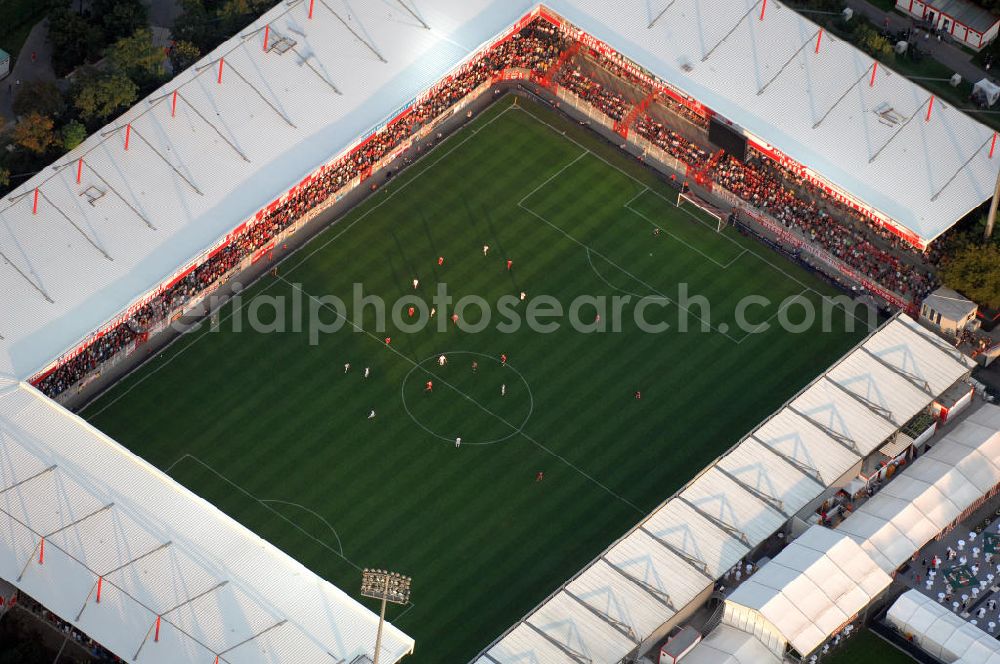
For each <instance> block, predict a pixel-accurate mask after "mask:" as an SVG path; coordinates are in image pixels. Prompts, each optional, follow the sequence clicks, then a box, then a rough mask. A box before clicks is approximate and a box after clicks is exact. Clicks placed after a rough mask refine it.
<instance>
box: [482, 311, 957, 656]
mask: <svg viewBox="0 0 1000 664" xmlns="http://www.w3.org/2000/svg"><path fill="white" fill-rule="evenodd" d="M971 366H972V364H971V360H968V359H967V358H963V357H962V356H961V355H957V354H956V353H955V351H954V349H952V348H949V347H948V346H947V345H946V344H939V343H938V340H937V339H936V338H935V337H934V336H933V335H932V334H931V333H930V332H928V331H927V330H924V329H923V328H921V327H920V326H919V325H917V324H916V323H915V322H913V321H912V320H910V319H908V318H904V317H897V318H894V319H893V320H891V321H889V322H888V323H887V324H886V325H884V326H883V327H882V328H881V329H879V330H878V331H876V332H875V333H873V334H872V335H871V336H869V337H868V338H867V339H866V340H864V341H863V342H862V343H861V344H859V345H858V347H857V348H855V349H854V350H853V351H851V352H850V353H848V354H847V355H846V356H845V357H844V358H843V359H841V360H840V361H839V362H838V363H837V364H836V365H834V366H833V367H832V368H831V369H830V370H828V372H826V373H824V374H823V375H822V376H820V377H819V378H817V379H816V380H815V381H813V382H812V383H811V384H810V385H808V386H807V387H806V388H804V389H803V390H802V391H801V392H800V393H799V394H798V395H796V396H794V397H792V399H790V400H789V402H788V403H787V404H786V405H785V406H784V407H783V408H782V409H781V410H779V411H778V412H777V413H775V414H774V415H772V416H771V417H770V418H768V419H767V420H766V421H765V422H763V423H762V424H761V425H760V426H759V427H758V428H757V429H755V430H754V431H752V432H751V433H750V434H749V435H748V436H747V437H746V438H744V439H743V440H742V441H740V442H739V443H738V444H737V445H735V446H734V447H733V448H732V449H730V450H729V451H728V452H726V453H725V454H723V455H722V456H721V457H719V458H718V459H717V460H716V461H715V462H714V463H713V464H712V465H711V466H709V467H708V468H706V469H705V470H704V471H702V472H701V473H700V474H699V475H698V476H696V477H695V478H694V479H692V480H691V482H689V483H688V484H687V486H685V487H684V488H682V489H681V490H680V491H678V492H677V494H675V495H674V496H673V497H671V498H670V499H668V500H667V501H666V502H664V503H663V504H662V505H661V506H660V507H659V508H657V509H656V510H655V511H654V512H653V513H652V514H650V515H649V516H648V517H647V518H646V519H645V520H643V521H642V522H641V523H639V524H638V525H637V526H636V527H635V528H633V529H632V530H631V531H630V532H628V533H626V534H625V535H624V536H623V537H622V538H621V539H620V540H618V541H617V542H615V543H614V544H613V545H611V547H609V548H608V549H607V550H606V551H605V552H604V553H603V554H602V555H601V556H599V557H598V558H597V559H595V560H594V561H593V562H592V563H591V564H590V565H588V566H587V567H586V568H584V569H583V570H582V571H581V572H580V573H579V574H577V575H576V576H575V577H573V579H571V580H570V581H569V582H567V583H566V584H564V585H563V586H562V587H560V588H559V589H558V590H556V592H554V593H553V594H552V595H550V596H549V598H548V599H546V600H545V601H544V602H542V603H541V604H540V605H539V606H538V607H537V608H536V609H535V610H534V611H532V612H531V613H530V614H528V615H527V616H525V617H524V618H523V619H522V620H520V621H519V622H518V623H517V624H515V625H514V626H513V627H512V628H511V629H510V630H508V632H507V633H505V634H504V635H503V636H501V637H500V638H499V639H497V640H496V641H495V642H494V643H492V644H491V645H490V646H488V647H487V648H486V649H485V650H484V651H483V652H482V653H481V654H480V658H479V659H478V660H477V664H497V663H500V664H507V663H508V662H510V663H514V662H522V661H532V660H531V657H536V658H537V659H538V661H546V662H547V661H557V662H562V661H564V660H565V661H567V662H572V661H574V660H576V659H579V658H584V659H590V660H592V661H593V662H595V663H596V662H608V663H609V664H610V663H612V662H617V661H618V660H619V659H620V658H621V657H623V656H624V655H626V654H627V653H629V652H630V651H632V650H634V649H635V648H636V647H637V646H638V645H639V643H641V642H642V641H643V640H645V639H646V638H647V637H649V636H650V635H651V634H652V633H653V631H654V630H655V629H656V628H657V627H659V626H660V625H662V624H663V623H665V622H667V621H668V620H669V619H670V618H671V617H672V616H674V615H676V614H677V613H678V611H679V610H681V609H682V608H684V607H685V606H686V605H688V604H689V603H690V602H692V601H693V600H694V599H695V598H697V597H699V596H700V595H701V594H702V593H704V592H705V591H706V590H708V589H709V588H710V587H711V586H712V584H713V582H714V581H715V580H716V579H718V578H720V577H722V576H723V575H724V574H725V573H726V571H727V570H729V569H730V568H731V567H733V566H734V565H736V564H738V563H739V562H740V560H741V559H742V558H743V557H744V556H746V555H747V553H749V552H750V551H751V550H752V549H753V548H754V547H756V546H757V545H758V544H760V543H761V542H763V541H764V540H766V539H767V538H768V537H770V536H771V535H772V534H773V533H774V532H775V531H777V530H778V529H780V528H781V527H782V526H783V525H784V523H785V522H786V521H787V520H788V519H789V518H790V517H791V516H792V515H794V514H795V513H796V512H798V511H799V510H800V509H801V508H802V507H803V506H805V505H806V504H808V503H809V502H810V501H811V500H813V499H814V498H816V497H817V496H819V495H820V494H822V493H823V492H824V491H825V490H826V488H827V487H829V486H832V485H833V483H834V482H835V481H837V480H838V479H840V478H841V477H842V476H843V475H844V474H845V473H847V472H848V471H849V470H850V469H851V468H852V467H854V466H855V465H857V464H858V463H859V462H860V461H861V459H862V457H863V456H864V455H865V454H868V453H870V452H872V451H875V450H877V449H878V448H879V446H880V445H881V444H882V443H883V442H884V441H885V438H886V437H887V436H890V435H892V433H893V432H894V431H895V430H896V428H898V426H899V424H897V420H901V421H902V422H905V421H906V419H908V418H909V417H911V416H912V415H913V414H915V413H917V412H919V411H920V410H921V409H923V408H926V407H927V406H928V405H929V404H930V403H931V401H932V400H933V399H934V396H936V395H937V394H939V393H940V392H943V391H944V390H945V389H947V388H948V387H950V386H951V385H952V384H953V383H954V382H955V381H956V380H959V379H960V378H962V377H963V376H965V375H967V374H968V372H969V370H970V368H971ZM832 376H837V378H836V379H834V378H833V377H832ZM918 385H920V386H923V387H922V388H921V389H918V388H917V386H918ZM888 395H891V397H890V396H888ZM932 395H933V396H932ZM838 541H839V540H838ZM840 546H841V548H846V547H848V546H854V545H853V544H841V545H840ZM855 548H857V547H856V546H855ZM836 550H837V551H839V550H840V549H836ZM882 576H884V574H882ZM831 615H832V614H831ZM595 617H596V619H595ZM535 647H537V648H538V650H533V648H535ZM553 648H555V651H557V652H560V653H562V655H561V656H560V657H561V659H545V658H543V657H542V655H541V653H542V652H546V653H547V652H551V651H552V649H553Z"/></svg>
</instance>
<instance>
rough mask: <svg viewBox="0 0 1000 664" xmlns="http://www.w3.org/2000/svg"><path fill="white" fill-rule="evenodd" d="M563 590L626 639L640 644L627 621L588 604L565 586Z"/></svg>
mask: <svg viewBox="0 0 1000 664" xmlns="http://www.w3.org/2000/svg"><path fill="white" fill-rule="evenodd" d="M563 592H564V593H566V594H567V595H569V597H570V598H571V599H572V600H573V601H575V602H576V603H577V604H579V605H580V606H582V607H583V608H585V609H587V610H588V611H590V612H591V613H593V614H594V615H595V616H597V617H598V618H600V619H601V620H603V621H604V622H606V623H608V624H609V625H611V627H613V628H614V630H615V631H617V632H618V633H620V634H621V635H622V636H624V637H625V638H626V639H628V640H629V641H631V642H632V643H634V644H636V645H639V639H638V638H637V637H636V635H635V630H633V629H632V628H631V627H629V626H628V625H626V624H625V623H623V622H621V621H620V620H615V619H614V618H612V617H611V616H609V615H608V614H606V613H604V612H603V611H598V610H597V609H595V608H594V607H592V606H591V605H590V604H587V603H586V602H584V601H583V600H582V599H580V598H579V597H577V596H576V595H575V594H574V593H572V592H570V591H569V590H567V589H565V588H564V589H563Z"/></svg>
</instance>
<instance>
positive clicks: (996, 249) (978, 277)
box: [940, 241, 1000, 309]
mask: <svg viewBox="0 0 1000 664" xmlns="http://www.w3.org/2000/svg"><path fill="white" fill-rule="evenodd" d="M940 275H941V279H942V281H944V284H945V285H946V286H948V287H949V288H953V289H955V290H957V291H958V292H960V293H962V294H963V295H965V296H966V297H968V298H971V299H972V300H974V301H975V302H977V303H978V304H982V305H986V306H988V307H990V308H993V309H996V308H1000V246H998V245H997V244H996V243H993V242H991V243H989V244H981V243H976V242H972V241H970V242H967V243H965V244H964V246H962V247H960V248H958V249H956V250H955V251H954V252H952V254H951V255H950V256H949V257H948V258H947V260H945V261H944V263H943V264H942V266H941V269H940Z"/></svg>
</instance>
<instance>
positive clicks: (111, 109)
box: [73, 72, 139, 122]
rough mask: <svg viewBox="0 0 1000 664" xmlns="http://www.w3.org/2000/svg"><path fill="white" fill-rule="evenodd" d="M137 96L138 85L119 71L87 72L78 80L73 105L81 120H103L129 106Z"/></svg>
mask: <svg viewBox="0 0 1000 664" xmlns="http://www.w3.org/2000/svg"><path fill="white" fill-rule="evenodd" d="M138 96H139V87H138V86H137V85H136V84H135V83H134V82H133V81H132V80H131V79H130V78H128V77H127V76H125V75H124V74H122V73H120V72H115V73H113V74H93V73H88V74H87V75H86V76H84V77H83V80H81V82H80V85H79V87H78V89H77V91H76V95H75V97H74V99H73V105H74V106H75V107H76V109H77V110H78V111H79V112H80V117H81V118H82V119H83V120H85V121H87V122H92V121H103V120H107V119H108V118H110V117H111V116H113V115H115V114H117V113H118V112H119V111H122V110H124V109H126V108H128V107H129V106H131V105H132V103H134V102H135V100H136V99H137V98H138Z"/></svg>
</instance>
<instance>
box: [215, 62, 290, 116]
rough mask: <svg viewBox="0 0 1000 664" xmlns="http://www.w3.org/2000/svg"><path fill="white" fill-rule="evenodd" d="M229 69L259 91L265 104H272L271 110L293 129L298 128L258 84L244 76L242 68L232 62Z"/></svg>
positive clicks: (259, 95)
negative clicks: (266, 95)
mask: <svg viewBox="0 0 1000 664" xmlns="http://www.w3.org/2000/svg"><path fill="white" fill-rule="evenodd" d="M229 70H230V71H232V72H233V73H234V74H236V77H237V78H238V79H240V80H241V81H243V82H244V83H246V84H247V85H249V86H250V88H251V89H252V90H253V91H254V92H256V93H257V96H258V97H260V99H261V101H263V102H264V103H265V104H267V105H268V106H270V107H271V110H272V111H274V112H275V113H277V115H278V117H280V118H281V119H282V120H284V121H285V123H286V124H288V126H289V127H291V128H292V129H298V127H296V126H295V123H294V122H292V121H291V120H289V119H288V118H287V117H285V114H284V113H282V112H281V111H279V110H278V108H277V107H276V106H275V105H274V104H272V103H271V102H270V101H268V99H267V97H265V96H264V95H263V93H261V91H260V90H258V89H257V87H256V86H254V85H253V84H252V83H251V82H250V81H248V80H247V79H246V78H245V77H244V76H243V74H241V73H240V70H239V69H237V68H236V67H234V66H233V64H232V63H229Z"/></svg>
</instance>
